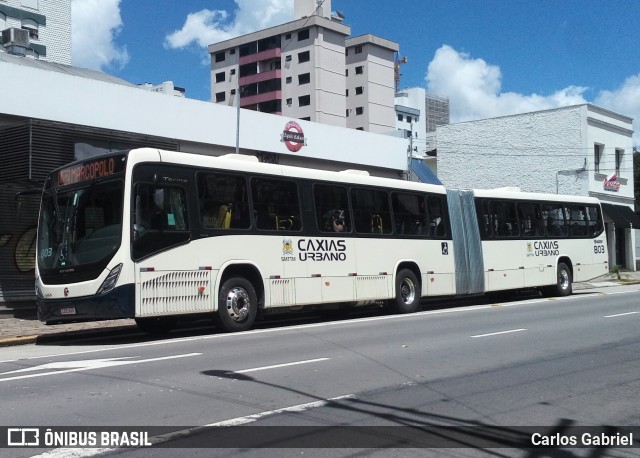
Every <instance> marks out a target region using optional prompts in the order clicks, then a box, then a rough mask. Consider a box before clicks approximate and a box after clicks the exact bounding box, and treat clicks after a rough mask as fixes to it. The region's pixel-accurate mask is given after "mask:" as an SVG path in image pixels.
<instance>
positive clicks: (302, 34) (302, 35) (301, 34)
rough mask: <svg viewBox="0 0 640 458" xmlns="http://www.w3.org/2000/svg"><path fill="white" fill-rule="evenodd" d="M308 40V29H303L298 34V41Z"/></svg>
mask: <svg viewBox="0 0 640 458" xmlns="http://www.w3.org/2000/svg"><path fill="white" fill-rule="evenodd" d="M308 39H309V29H304V30H301V31H300V32H298V41H302V40H308Z"/></svg>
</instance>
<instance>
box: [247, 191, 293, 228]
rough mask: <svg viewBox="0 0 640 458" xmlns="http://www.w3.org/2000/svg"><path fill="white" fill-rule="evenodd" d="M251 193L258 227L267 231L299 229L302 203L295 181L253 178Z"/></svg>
mask: <svg viewBox="0 0 640 458" xmlns="http://www.w3.org/2000/svg"><path fill="white" fill-rule="evenodd" d="M251 193H252V198H253V211H254V214H255V218H256V227H257V228H258V229H262V230H267V231H299V230H301V229H302V224H301V220H300V204H299V199H298V187H297V186H296V184H295V182H293V181H288V180H281V179H272V178H252V179H251Z"/></svg>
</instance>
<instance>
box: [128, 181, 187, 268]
mask: <svg viewBox="0 0 640 458" xmlns="http://www.w3.org/2000/svg"><path fill="white" fill-rule="evenodd" d="M132 220H133V253H132V254H133V258H134V259H140V258H141V257H144V256H147V255H149V254H152V253H155V252H157V251H160V250H162V249H165V248H168V247H171V246H173V245H176V244H179V243H182V242H186V241H188V240H189V238H190V232H189V225H188V219H187V204H186V199H185V191H184V189H182V188H177V187H164V186H154V185H152V184H147V183H144V184H138V185H136V187H135V197H134V209H133V219H132Z"/></svg>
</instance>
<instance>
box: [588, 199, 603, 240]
mask: <svg viewBox="0 0 640 458" xmlns="http://www.w3.org/2000/svg"><path fill="white" fill-rule="evenodd" d="M586 211H587V218H588V227H589V229H588V232H589V236H591V237H596V236H598V235H600V233H601V232H602V230H603V225H602V214H601V213H600V211H599V210H598V207H596V206H595V205H588V206H587V207H586Z"/></svg>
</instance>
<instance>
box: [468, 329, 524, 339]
mask: <svg viewBox="0 0 640 458" xmlns="http://www.w3.org/2000/svg"><path fill="white" fill-rule="evenodd" d="M521 331H526V329H511V330H509V331H499V332H490V333H489V334H478V335H475V336H469V337H471V338H473V339H475V338H477V337H489V336H499V335H501V334H511V333H512V332H521Z"/></svg>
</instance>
